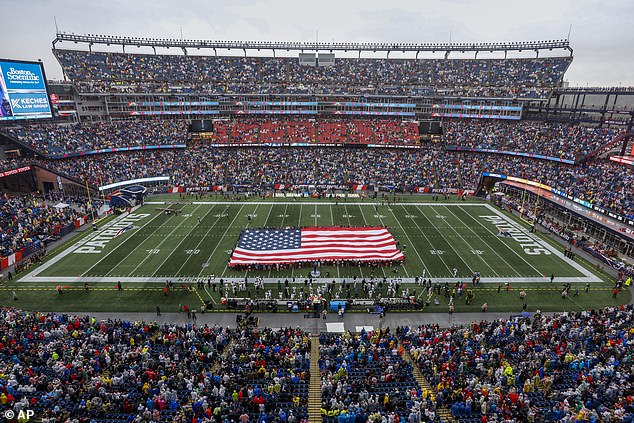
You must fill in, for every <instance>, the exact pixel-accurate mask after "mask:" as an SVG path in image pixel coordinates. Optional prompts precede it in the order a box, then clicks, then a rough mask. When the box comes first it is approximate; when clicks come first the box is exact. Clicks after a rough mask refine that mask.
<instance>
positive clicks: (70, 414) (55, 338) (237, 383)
mask: <svg viewBox="0 0 634 423" xmlns="http://www.w3.org/2000/svg"><path fill="white" fill-rule="evenodd" d="M0 327H1V328H2V330H1V332H2V334H3V337H2V340H1V341H0V375H1V376H0V410H3V411H4V410H14V411H16V412H17V411H19V410H26V409H30V410H33V411H34V412H35V413H36V414H37V417H38V419H39V420H40V421H44V422H54V421H77V422H88V421H108V422H112V423H116V422H122V423H124V422H126V423H127V422H157V423H158V422H167V421H170V422H171V421H176V422H192V421H199V422H238V421H240V422H248V421H252V422H253V421H266V422H288V423H299V422H300V420H301V419H302V418H304V417H305V416H306V399H307V395H308V380H309V379H310V374H309V372H308V367H309V366H308V364H309V362H310V354H309V351H310V348H309V345H310V342H309V340H308V338H307V337H306V335H305V334H304V333H303V332H301V331H299V330H290V329H284V330H277V331H273V330H269V329H246V328H244V329H236V330H229V329H227V328H222V327H219V326H207V325H203V326H195V325H194V324H191V323H190V324H187V325H175V324H172V325H164V326H160V327H159V326H158V325H156V324H147V323H143V322H136V323H131V322H127V321H120V320H116V321H113V320H109V321H99V322H98V321H96V320H95V319H94V318H92V319H91V318H89V317H84V318H81V317H76V316H69V315H65V314H54V313H52V314H44V313H37V312H35V313H29V312H24V311H21V310H16V309H10V308H1V309H0Z"/></svg>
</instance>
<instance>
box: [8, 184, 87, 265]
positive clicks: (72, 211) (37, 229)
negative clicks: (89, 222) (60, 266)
mask: <svg viewBox="0 0 634 423" xmlns="http://www.w3.org/2000/svg"><path fill="white" fill-rule="evenodd" d="M85 210H86V202H85V201H83V200H79V199H77V200H76V201H75V202H74V204H73V207H71V206H70V205H68V206H67V207H64V208H55V207H53V206H52V203H50V202H45V201H43V199H42V198H41V197H36V196H34V195H14V194H12V195H9V194H6V193H1V192H0V257H6V256H9V255H10V254H12V253H14V252H16V251H18V250H20V249H22V248H23V247H26V246H30V245H33V244H36V245H38V246H39V245H40V244H41V245H42V246H44V245H45V244H46V240H47V239H48V238H49V237H54V236H55V235H56V234H57V233H58V232H59V231H60V229H62V228H64V227H66V226H68V225H72V224H74V222H75V219H77V218H78V217H81V216H84V215H85ZM82 211H83V212H82Z"/></svg>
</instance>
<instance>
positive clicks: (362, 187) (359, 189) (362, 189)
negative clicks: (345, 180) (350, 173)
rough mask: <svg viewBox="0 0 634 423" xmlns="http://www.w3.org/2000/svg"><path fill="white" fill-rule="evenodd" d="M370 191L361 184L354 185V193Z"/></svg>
mask: <svg viewBox="0 0 634 423" xmlns="http://www.w3.org/2000/svg"><path fill="white" fill-rule="evenodd" d="M367 189H368V186H367V185H361V184H354V185H352V190H353V191H365V190H367Z"/></svg>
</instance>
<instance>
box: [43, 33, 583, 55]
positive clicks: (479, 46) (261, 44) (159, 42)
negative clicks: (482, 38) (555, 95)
mask: <svg viewBox="0 0 634 423" xmlns="http://www.w3.org/2000/svg"><path fill="white" fill-rule="evenodd" d="M62 41H70V42H73V43H85V44H88V45H89V46H92V45H94V44H105V45H121V46H124V47H125V46H138V47H142V46H143V47H152V48H156V47H159V48H161V47H174V48H181V49H183V50H184V51H186V49H188V48H195V49H199V48H208V49H214V50H217V49H221V50H244V51H246V50H273V51H275V50H287V51H330V52H332V51H359V52H361V51H372V52H377V51H380V52H388V53H389V52H392V51H402V52H417V53H418V52H421V51H431V52H436V51H439V52H447V53H449V52H451V51H457V52H462V53H464V52H476V53H477V52H480V51H483V52H494V51H504V52H507V51H526V50H528V51H531V50H532V51H535V52H537V53H538V54H539V51H540V50H556V49H561V50H567V51H569V52H570V55H571V56H572V53H573V50H572V48H571V47H570V43H569V41H568V40H549V41H521V42H505V43H322V42H285V41H211V40H184V39H174V38H169V39H168V38H141V37H125V36H115V35H94V34H88V35H77V34H71V33H67V32H58V33H57V34H56V37H55V40H53V48H55V45H56V44H57V43H58V42H62Z"/></svg>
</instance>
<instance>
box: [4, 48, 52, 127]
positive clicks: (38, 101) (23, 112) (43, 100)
mask: <svg viewBox="0 0 634 423" xmlns="http://www.w3.org/2000/svg"><path fill="white" fill-rule="evenodd" d="M50 117H52V113H51V104H50V102H49V97H48V92H47V89H46V78H45V75H44V68H43V67H42V64H41V63H39V62H21V61H12V60H5V59H0V122H2V121H8V120H23V119H43V118H50Z"/></svg>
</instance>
